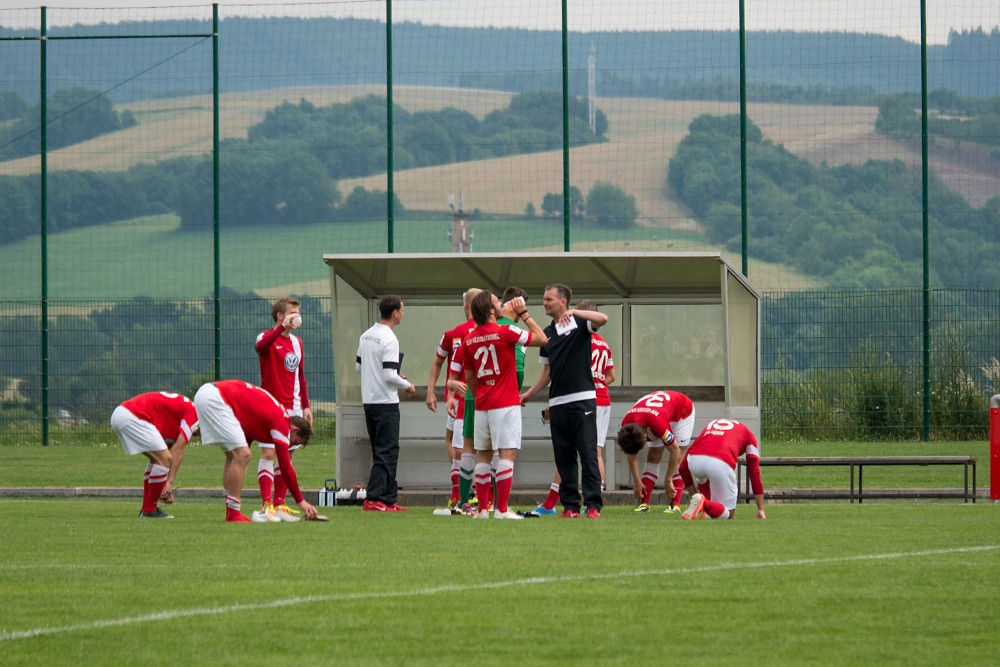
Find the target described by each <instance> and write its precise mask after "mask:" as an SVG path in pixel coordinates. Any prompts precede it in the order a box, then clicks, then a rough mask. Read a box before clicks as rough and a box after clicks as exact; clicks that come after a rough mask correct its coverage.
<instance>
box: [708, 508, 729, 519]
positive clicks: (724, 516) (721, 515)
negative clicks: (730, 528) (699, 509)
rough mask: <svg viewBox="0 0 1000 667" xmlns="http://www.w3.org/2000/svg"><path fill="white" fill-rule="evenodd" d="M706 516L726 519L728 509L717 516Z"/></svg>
mask: <svg viewBox="0 0 1000 667" xmlns="http://www.w3.org/2000/svg"><path fill="white" fill-rule="evenodd" d="M705 516H708V515H707V514H706V515H705ZM708 518H709V519H728V518H729V510H726V511H725V512H723V513H722V514H720V515H719V516H710V517H708Z"/></svg>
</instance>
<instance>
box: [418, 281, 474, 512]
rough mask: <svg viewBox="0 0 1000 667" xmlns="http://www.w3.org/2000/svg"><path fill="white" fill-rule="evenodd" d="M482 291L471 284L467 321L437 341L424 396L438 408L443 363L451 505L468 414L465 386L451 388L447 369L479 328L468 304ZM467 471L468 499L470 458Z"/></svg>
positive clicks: (457, 494) (465, 300) (465, 298)
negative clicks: (458, 390)
mask: <svg viewBox="0 0 1000 667" xmlns="http://www.w3.org/2000/svg"><path fill="white" fill-rule="evenodd" d="M481 291H482V290H479V289H476V288H472V289H470V290H468V291H467V292H466V293H465V294H463V295H462V304H463V306H462V307H463V308H464V309H465V320H466V321H465V322H463V323H462V324H459V325H458V326H456V327H455V328H453V329H449V330H448V331H446V332H444V335H443V336H441V342H440V343H438V347H437V353H436V354H435V355H434V362H433V363H431V373H430V377H429V378H428V379H427V397H426V398H425V399H424V403H426V404H427V408H428V409H429V410H430V411H431V412H437V396H435V394H434V388H435V387H436V386H437V381H438V377H439V376H440V375H441V366H444V368H445V390H444V397H445V405H446V408H445V411H446V412H447V413H448V418H447V421H446V422H445V427H444V443H445V449H447V450H448V460H449V461H451V498H449V499H448V507H456V506H458V505H459V501H460V500H461V498H462V494H461V485H462V481H461V480H462V474H463V473H462V449H463V442H462V426H463V420H464V415H465V389H464V388H463V389H462V390H461V391H460V392H452V391H451V390H450V388H449V387H448V386H447V379H448V372H449V369H450V368H451V362H452V359H453V358H454V356H455V350H457V349H458V348H459V346H460V345H461V344H462V339H463V338H465V337H466V336H467V335H468V334H469V332H470V331H472V330H473V329H475V328H476V323H475V322H474V321H473V319H472V311H471V310H470V309H469V308H470V307H469V304H471V303H472V297H474V296H476V295H477V294H479V292H481ZM449 393H451V394H452V395H453V396H454V398H455V400H454V401H451V400H450V398H451V396H449ZM470 456H471V452H470ZM473 460H474V459H473ZM467 473H468V476H467V479H468V482H467V483H466V486H465V488H466V494H465V495H466V498H465V502H468V489H469V486H470V485H471V484H472V465H471V462H470V466H469V469H468V471H467Z"/></svg>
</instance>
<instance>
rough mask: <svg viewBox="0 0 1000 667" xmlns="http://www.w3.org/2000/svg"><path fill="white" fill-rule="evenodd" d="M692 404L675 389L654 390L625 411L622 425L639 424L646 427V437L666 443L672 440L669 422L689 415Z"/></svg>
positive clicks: (692, 408) (672, 434)
mask: <svg viewBox="0 0 1000 667" xmlns="http://www.w3.org/2000/svg"><path fill="white" fill-rule="evenodd" d="M693 410H694V406H693V404H692V403H691V399H690V398H688V397H687V396H685V395H684V394H682V393H680V392H676V391H654V392H653V393H652V394H647V395H645V396H643V397H642V398H640V399H639V400H638V401H637V402H636V404H635V405H633V406H632V407H631V409H629V411H628V412H626V413H625V418H624V419H622V426H625V424H641V425H642V426H645V427H646V437H647V438H648V439H650V440H654V439H655V440H662V441H663V442H665V443H667V444H668V445H669V444H670V443H672V442H673V441H674V433H673V431H672V430H671V428H670V423H671V422H674V423H676V422H679V421H680V420H682V419H686V418H688V417H690V416H691V412H692V411H693Z"/></svg>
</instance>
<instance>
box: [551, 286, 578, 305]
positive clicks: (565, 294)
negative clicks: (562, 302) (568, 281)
mask: <svg viewBox="0 0 1000 667" xmlns="http://www.w3.org/2000/svg"><path fill="white" fill-rule="evenodd" d="M550 289H554V290H555V291H556V292H558V293H559V298H560V299H566V303H567V304H568V303H569V302H570V301H571V300H572V299H573V290H571V289H570V288H569V287H567V286H566V285H563V284H562V283H552V284H551V285H549V286H548V287H546V288H545V291H546V292H548V291H549V290H550Z"/></svg>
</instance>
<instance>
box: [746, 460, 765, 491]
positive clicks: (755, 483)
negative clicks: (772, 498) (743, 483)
mask: <svg viewBox="0 0 1000 667" xmlns="http://www.w3.org/2000/svg"><path fill="white" fill-rule="evenodd" d="M747 472H749V473H750V486H751V487H752V488H753V494H754V495H755V496H756V495H760V494H762V493H764V484H763V483H762V482H761V481H760V460H759V459H758V458H757V457H756V456H748V457H747Z"/></svg>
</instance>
